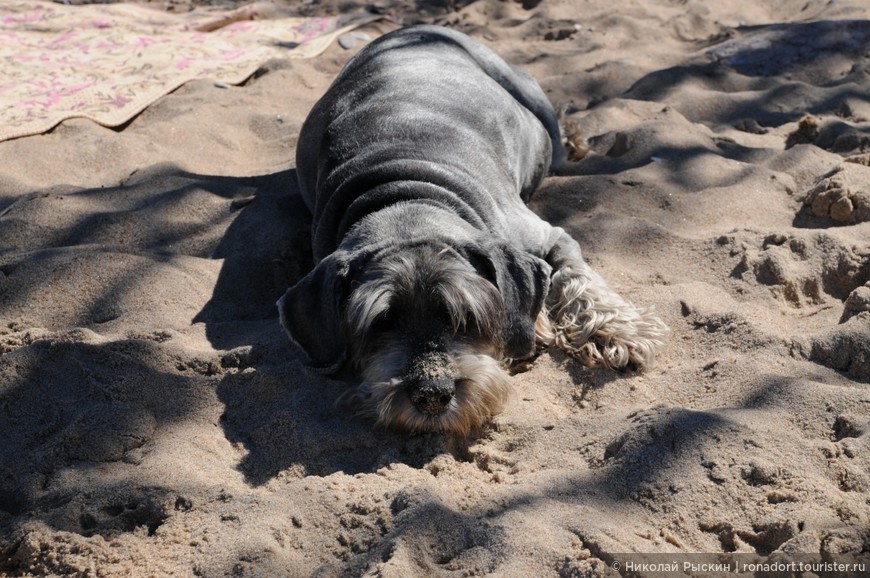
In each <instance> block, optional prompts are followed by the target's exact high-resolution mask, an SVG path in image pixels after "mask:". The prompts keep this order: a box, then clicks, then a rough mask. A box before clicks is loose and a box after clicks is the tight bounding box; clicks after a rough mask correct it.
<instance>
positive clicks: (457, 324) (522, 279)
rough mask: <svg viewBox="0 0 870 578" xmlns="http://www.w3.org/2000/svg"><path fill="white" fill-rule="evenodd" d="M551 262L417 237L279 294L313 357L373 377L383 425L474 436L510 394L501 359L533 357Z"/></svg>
mask: <svg viewBox="0 0 870 578" xmlns="http://www.w3.org/2000/svg"><path fill="white" fill-rule="evenodd" d="M549 276H550V267H549V265H547V264H546V263H545V262H544V261H542V260H541V259H538V258H536V257H533V256H531V255H529V254H527V253H525V252H522V251H519V250H516V249H514V248H512V247H510V246H508V245H506V244H496V243H492V242H489V243H473V244H471V243H469V244H466V245H463V246H458V247H454V246H451V245H450V244H447V243H445V242H440V241H428V242H409V243H407V244H405V245H402V246H398V247H390V248H382V249H379V250H377V251H368V252H363V251H360V252H358V253H356V254H349V253H343V252H336V253H333V254H332V255H330V256H329V257H327V258H326V259H324V260H323V261H321V263H320V264H318V266H317V267H316V268H315V269H314V271H312V272H311V273H310V274H309V275H308V276H307V277H305V278H304V279H302V281H300V282H299V283H298V284H296V285H295V286H293V287H291V288H290V289H289V290H288V291H287V292H286V293H285V294H284V296H283V297H282V298H281V299H280V300H279V302H278V308H279V312H280V315H281V323H282V324H283V325H284V328H285V329H286V330H287V332H288V333H289V334H290V337H291V338H292V339H293V340H294V341H295V342H296V343H297V344H298V345H299V346H300V347H301V348H302V349H303V350H304V351H305V353H306V354H307V356H308V360H309V363H310V365H312V366H313V367H315V368H317V369H319V370H321V371H324V372H327V373H329V372H335V371H337V370H338V369H340V368H342V367H347V368H349V369H350V370H351V371H353V372H354V373H356V374H357V375H359V376H360V377H361V378H362V383H361V385H360V386H359V387H358V388H357V389H356V390H355V392H354V393H353V394H352V395H351V399H353V400H354V401H355V402H357V403H358V405H359V409H360V410H361V411H362V412H363V413H366V414H369V415H371V416H372V417H374V418H375V419H376V420H377V421H378V423H380V424H383V425H386V426H392V427H399V428H402V429H408V430H437V431H448V432H453V433H459V434H463V435H464V434H467V433H468V431H469V429H470V428H472V427H476V426H478V425H480V424H482V423H483V422H484V421H486V420H487V419H489V418H490V417H491V416H492V415H493V414H495V413H497V412H498V411H499V410H500V408H501V407H502V405H503V404H504V402H505V400H506V399H507V396H508V394H509V392H510V380H509V378H508V376H507V374H506V373H505V372H504V371H503V370H502V369H501V366H500V362H501V361H503V360H504V359H507V358H514V359H522V358H525V357H527V356H529V355H530V354H531V353H532V352H533V350H534V345H535V329H534V323H535V318H536V316H537V315H538V312H539V311H540V310H541V307H542V306H543V302H544V298H545V297H546V294H547V288H548V284H549Z"/></svg>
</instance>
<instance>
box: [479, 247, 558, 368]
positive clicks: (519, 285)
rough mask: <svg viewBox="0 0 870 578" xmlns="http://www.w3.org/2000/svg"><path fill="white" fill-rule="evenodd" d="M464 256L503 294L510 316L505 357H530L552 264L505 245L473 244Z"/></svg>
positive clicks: (505, 337)
mask: <svg viewBox="0 0 870 578" xmlns="http://www.w3.org/2000/svg"><path fill="white" fill-rule="evenodd" d="M464 253H465V255H466V256H467V258H468V259H469V261H470V262H471V263H472V265H474V267H475V268H476V269H477V270H478V271H479V272H480V274H481V275H483V276H484V277H486V278H487V279H489V280H490V282H492V283H493V284H494V285H495V286H496V287H497V288H498V290H499V292H500V293H501V296H502V300H503V301H504V305H505V311H506V313H507V319H506V321H507V324H506V326H505V329H504V335H503V337H504V342H505V355H506V356H507V357H511V358H514V359H523V358H525V357H528V356H529V355H531V353H532V352H533V351H534V348H535V319H536V318H537V316H538V313H539V312H540V311H541V308H542V307H543V306H544V299H546V297H547V291H548V290H549V287H550V272H551V268H550V265H548V264H547V263H546V261H544V260H543V259H539V258H538V257H535V256H534V255H532V254H530V253H527V252H525V251H521V250H519V249H516V248H514V247H511V246H510V245H507V244H505V243H498V244H495V243H486V244H479V245H470V246H468V247H466V248H465V251H464Z"/></svg>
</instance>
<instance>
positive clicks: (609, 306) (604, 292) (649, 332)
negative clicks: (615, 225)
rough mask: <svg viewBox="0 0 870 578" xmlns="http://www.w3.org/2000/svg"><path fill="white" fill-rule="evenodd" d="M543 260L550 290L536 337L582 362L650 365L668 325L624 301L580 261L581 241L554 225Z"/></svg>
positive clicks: (581, 258)
mask: <svg viewBox="0 0 870 578" xmlns="http://www.w3.org/2000/svg"><path fill="white" fill-rule="evenodd" d="M550 238H551V239H552V240H554V242H553V243H552V245H551V248H550V251H549V253H548V254H547V255H546V258H545V259H546V261H547V262H548V263H549V264H550V265H551V266H552V268H553V274H552V277H551V279H550V290H549V293H548V296H547V300H546V304H545V308H544V311H543V312H542V314H541V316H539V319H538V322H537V323H536V332H537V339H538V341H539V342H540V343H542V344H545V345H556V346H557V347H559V348H561V349H563V350H565V351H566V352H567V353H569V354H570V355H571V356H572V357H575V358H577V359H578V360H580V362H581V363H583V364H584V365H588V366H590V367H592V366H605V367H609V368H612V369H621V368H626V367H635V368H637V369H641V368H644V367H646V366H649V365H650V364H651V363H652V362H653V360H654V358H655V354H656V350H657V349H658V348H659V347H661V346H662V345H663V344H664V339H665V336H666V335H667V333H668V328H667V326H666V325H665V324H664V322H663V321H662V320H661V319H660V318H659V317H658V315H656V314H655V313H654V312H653V311H652V310H651V309H646V308H641V307H636V306H634V305H632V304H631V303H629V302H628V301H626V300H624V299H623V298H622V297H620V296H619V294H617V293H616V292H615V291H614V290H613V289H611V288H610V287H609V286H608V285H607V283H606V282H605V281H604V279H602V278H601V276H600V275H598V273H596V272H595V271H593V270H592V268H591V267H590V266H589V265H588V264H587V263H586V261H585V260H584V259H583V256H582V254H581V252H580V245H579V244H578V243H577V241H575V240H574V239H573V238H572V237H571V236H570V235H568V233H566V232H565V231H564V230H563V229H561V228H559V227H553V229H552V231H551V237H550Z"/></svg>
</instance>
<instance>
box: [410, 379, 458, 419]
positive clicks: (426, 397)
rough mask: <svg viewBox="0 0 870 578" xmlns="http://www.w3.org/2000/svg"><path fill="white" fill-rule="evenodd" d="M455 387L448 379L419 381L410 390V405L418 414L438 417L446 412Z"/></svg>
mask: <svg viewBox="0 0 870 578" xmlns="http://www.w3.org/2000/svg"><path fill="white" fill-rule="evenodd" d="M455 393H456V386H455V385H454V383H453V380H452V379H450V378H449V377H435V378H429V379H421V380H420V381H418V382H417V384H416V385H415V386H414V387H413V388H412V389H411V392H410V395H411V403H413V404H414V407H416V408H417V410H418V411H419V412H420V413H425V414H427V415H439V414H442V413H444V412H445V411H447V408H448V407H450V402H451V401H453V395H454V394H455Z"/></svg>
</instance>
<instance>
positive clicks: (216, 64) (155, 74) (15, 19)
mask: <svg viewBox="0 0 870 578" xmlns="http://www.w3.org/2000/svg"><path fill="white" fill-rule="evenodd" d="M269 8H270V7H269V6H268V5H267V4H266V3H259V4H254V5H251V6H248V7H245V8H242V9H239V10H236V11H234V12H229V13H228V12H214V11H197V10H194V11H193V12H190V13H187V14H183V15H179V14H170V13H165V12H160V11H156V10H153V9H149V8H146V7H144V6H140V5H136V4H109V5H99V6H97V5H85V6H64V5H60V4H53V3H49V2H37V1H33V0H29V1H25V0H20V1H19V0H11V1H10V0H4V1H3V2H0V141H2V140H6V139H11V138H16V137H21V136H26V135H32V134H39V133H42V132H45V131H48V130H50V129H51V128H52V127H54V126H56V125H57V124H58V123H59V122H61V121H63V120H65V119H68V118H72V117H85V118H89V119H92V120H93V121H95V122H98V123H100V124H102V125H105V126H118V125H121V124H123V123H125V122H126V121H128V120H130V119H131V118H133V117H134V116H135V115H136V114H138V113H139V112H141V111H142V110H143V109H144V108H146V107H147V106H148V105H150V104H151V103H153V102H154V101H156V100H157V99H159V98H160V97H161V96H163V95H165V94H167V93H169V92H171V91H173V90H175V89H176V88H178V87H179V86H181V85H182V84H184V83H185V82H188V81H190V80H193V79H196V78H210V79H214V80H215V81H217V82H223V83H226V84H238V83H240V82H242V81H244V80H245V79H246V78H248V77H249V76H251V74H253V73H254V71H256V69H257V68H258V67H259V66H260V65H262V64H263V63H264V62H265V61H266V60H269V59H270V58H274V57H284V58H309V57H312V56H315V55H317V54H319V53H321V52H322V51H323V50H325V49H326V47H327V46H328V45H329V44H330V43H331V42H332V41H333V40H334V39H335V38H336V37H337V36H339V35H340V34H343V33H345V32H347V31H349V30H350V29H352V28H354V27H356V26H359V25H360V24H363V23H365V22H368V21H371V20H373V19H374V18H375V17H372V16H369V15H364V16H357V17H354V18H352V19H348V18H338V17H333V18H288V17H280V16H281V14H278V13H276V11H275V10H270V9H269Z"/></svg>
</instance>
